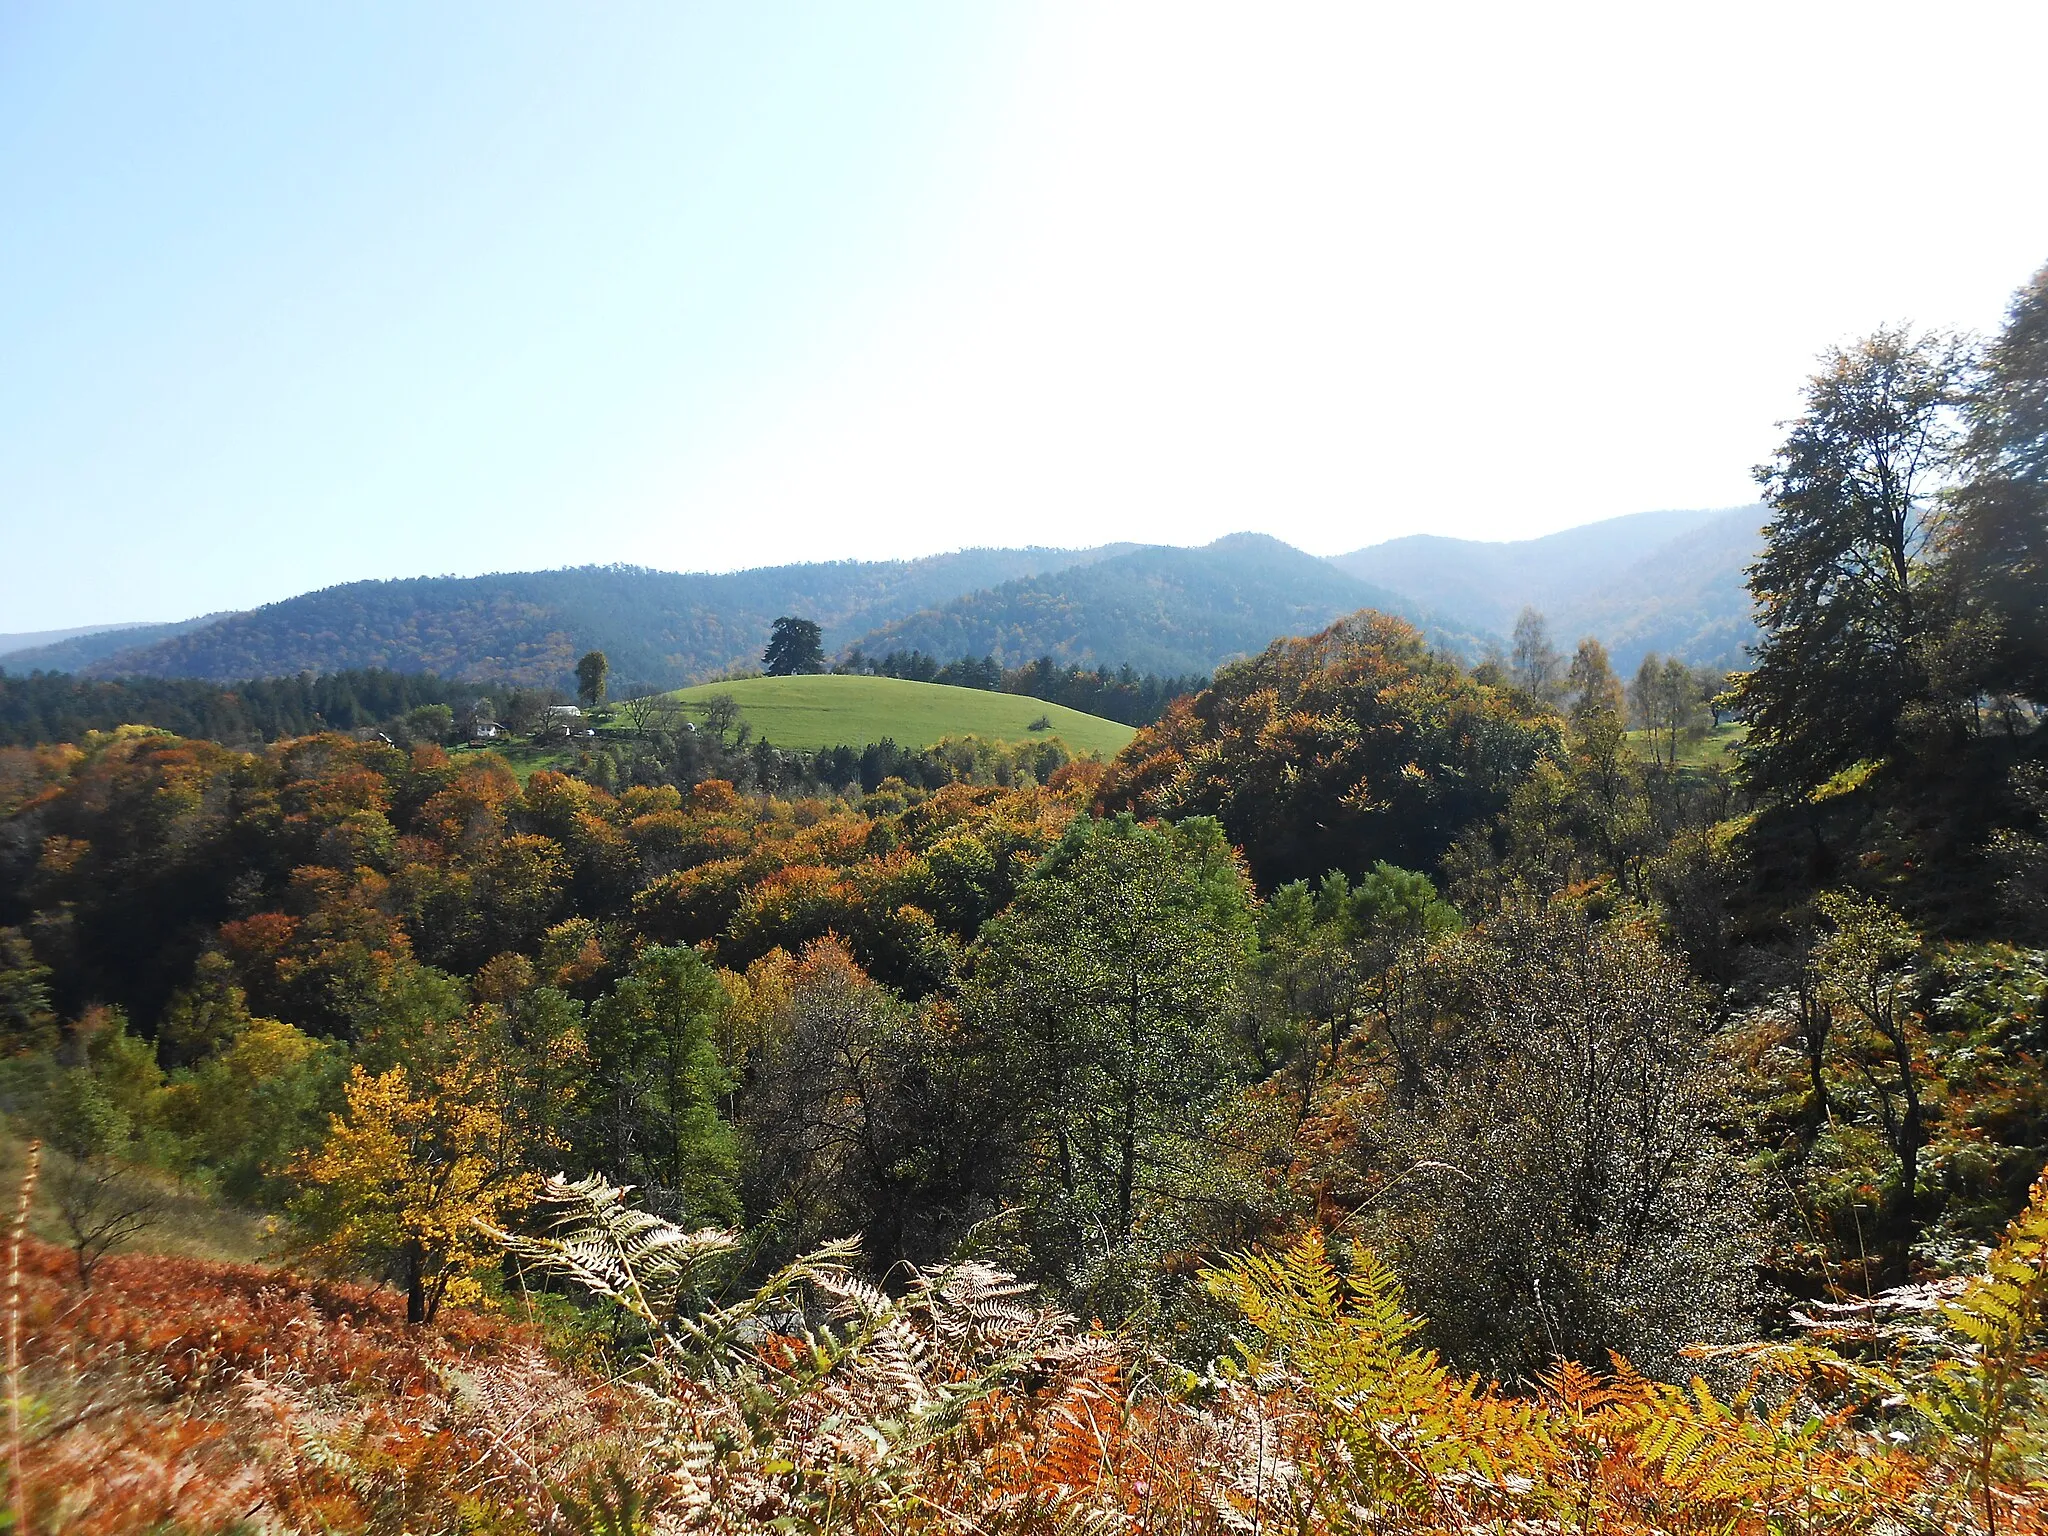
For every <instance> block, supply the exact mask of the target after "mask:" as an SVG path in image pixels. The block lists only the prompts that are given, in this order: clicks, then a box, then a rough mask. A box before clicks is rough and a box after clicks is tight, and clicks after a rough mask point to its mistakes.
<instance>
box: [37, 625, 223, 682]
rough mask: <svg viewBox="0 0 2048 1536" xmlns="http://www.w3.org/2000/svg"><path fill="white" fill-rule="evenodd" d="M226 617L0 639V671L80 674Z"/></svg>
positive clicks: (48, 632)
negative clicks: (121, 654)
mask: <svg viewBox="0 0 2048 1536" xmlns="http://www.w3.org/2000/svg"><path fill="white" fill-rule="evenodd" d="M227 617H229V615H227V614H222V613H209V614H205V615H203V616H202V617H200V618H196V619H180V620H179V621H178V622H176V623H174V624H112V625H107V626H105V627H103V628H100V629H70V630H65V629H57V630H47V631H45V632H44V633H42V634H40V635H0V670H5V671H8V672H13V673H16V674H20V673H23V672H79V671H83V670H84V669H85V668H87V667H89V666H91V665H92V664H93V663H94V662H96V661H101V660H104V659H105V658H106V657H108V656H114V655H118V654H119V653H121V652H123V651H132V650H135V649H137V648H139V647H143V646H151V645H155V644H157V643H158V642H159V641H163V640H168V639H170V638H171V637H172V636H174V635H182V634H187V633H189V632H191V631H192V630H195V629H203V628H205V627H206V626H207V625H209V624H215V623H218V622H219V621H220V620H222V619H224V618H227Z"/></svg>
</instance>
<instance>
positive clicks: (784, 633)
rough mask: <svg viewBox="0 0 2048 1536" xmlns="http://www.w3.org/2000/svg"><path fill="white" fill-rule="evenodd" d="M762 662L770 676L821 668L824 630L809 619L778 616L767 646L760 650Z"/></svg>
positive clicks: (823, 667) (822, 664)
mask: <svg viewBox="0 0 2048 1536" xmlns="http://www.w3.org/2000/svg"><path fill="white" fill-rule="evenodd" d="M761 665H762V666H763V667H765V668H766V669H767V671H768V675H769V676H770V677H794V676H796V675H797V674H799V673H809V672H822V671H824V670H825V640H824V631H822V630H821V629H819V628H818V626H817V625H816V624H814V623H812V622H811V621H810V620H809V619H792V618H787V617H784V618H780V619H777V620H776V621H775V632H774V633H773V634H771V635H770V636H769V637H768V649H767V650H765V651H763V652H762V653H761Z"/></svg>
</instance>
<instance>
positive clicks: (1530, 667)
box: [1510, 608, 1564, 702]
mask: <svg viewBox="0 0 2048 1536" xmlns="http://www.w3.org/2000/svg"><path fill="white" fill-rule="evenodd" d="M1514 646H1515V648H1514V654H1513V658H1512V660H1511V662H1510V667H1511V669H1512V673H1513V676H1514V679H1515V686H1516V687H1517V688H1520V689H1521V690H1522V691H1523V692H1524V693H1526V694H1528V695H1529V696H1530V697H1531V698H1534V699H1542V700H1544V701H1545V702H1552V701H1554V700H1555V699H1556V697H1557V694H1558V684H1559V681H1560V679H1561V675H1562V673H1563V670H1564V658H1563V657H1562V656H1560V655H1559V654H1558V653H1557V648H1556V647H1555V646H1553V645H1552V644H1551V643H1550V626H1549V624H1548V623H1546V622H1545V621H1544V618H1543V615H1542V614H1541V613H1539V612H1537V611H1536V610H1535V609H1534V608H1524V609H1523V610H1522V611H1521V613H1520V614H1519V615H1518V616H1517V617H1516V619H1515V638H1514Z"/></svg>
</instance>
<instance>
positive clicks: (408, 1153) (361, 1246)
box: [293, 1050, 540, 1323]
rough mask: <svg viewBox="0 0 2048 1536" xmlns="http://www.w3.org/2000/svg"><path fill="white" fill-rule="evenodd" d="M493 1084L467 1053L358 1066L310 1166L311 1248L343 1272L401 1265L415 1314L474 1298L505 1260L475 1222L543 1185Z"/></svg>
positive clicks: (411, 1315)
mask: <svg viewBox="0 0 2048 1536" xmlns="http://www.w3.org/2000/svg"><path fill="white" fill-rule="evenodd" d="M495 1086H496V1084H495V1076H494V1074H493V1072H492V1071H491V1070H490V1068H489V1066H488V1065H487V1064H486V1063H485V1062H483V1061H482V1060H480V1059H479V1058H478V1056H477V1055H476V1054H475V1053H474V1052H472V1051H468V1050H462V1051H459V1052H457V1053H456V1054H454V1055H453V1056H451V1057H450V1058H449V1059H448V1060H446V1061H445V1062H443V1063H441V1064H440V1065H439V1068H438V1070H436V1071H434V1072H432V1073H423V1072H419V1071H415V1070H409V1069H407V1068H406V1067H402V1066H401V1067H393V1068H391V1069H390V1070H389V1071H387V1072H382V1073H379V1074H377V1075H375V1076H372V1075H371V1074H370V1073H368V1072H366V1071H364V1070H363V1069H362V1068H361V1067H360V1066H358V1067H357V1068H355V1070H354V1072H353V1074H352V1075H351V1076H350V1078H349V1081H348V1086H347V1088H346V1090H345V1094H346V1099H347V1108H346V1110H345V1111H344V1112H343V1113H342V1114H339V1115H336V1116H335V1117H334V1120H333V1124H332V1126H331V1128H330V1129H329V1131H328V1135H327V1140H326V1143H325V1144H324V1145H323V1146H322V1147H321V1149H320V1151H319V1152H318V1154H316V1155H315V1156H314V1157H312V1158H311V1159H309V1160H308V1161H307V1162H306V1164H305V1165H304V1166H303V1168H302V1169H301V1174H302V1178H303V1181H304V1188H303V1190H302V1192H301V1194H300V1196H299V1199H298V1200H297V1201H296V1202H295V1204H294V1207H293V1215H294V1217H295V1218H296V1219H297V1221H298V1224H299V1228H300V1232H301V1234H302V1251H303V1252H304V1253H306V1255H307V1256H308V1257H311V1258H315V1259H318V1260H322V1261H324V1262H326V1263H328V1264H330V1265H334V1266H337V1267H339V1268H342V1269H343V1270H345V1271H347V1270H360V1269H361V1268H362V1267H364V1266H374V1267H377V1268H382V1269H385V1270H386V1271H387V1272H394V1273H395V1275H396V1278H397V1279H398V1281H399V1283H400V1284H401V1285H403V1286H404V1287H405V1297H406V1301H405V1312H406V1320H407V1321H408V1322H412V1323H423V1322H430V1321H432V1319H433V1317H434V1314H435V1313H436V1312H437V1311H439V1310H440V1306H441V1303H442V1302H443V1301H447V1300H453V1301H455V1302H457V1303H461V1302H464V1301H468V1300H473V1299H474V1298H475V1297H476V1296H477V1295H478V1294H479V1291H478V1288H477V1282H476V1278H475V1277H476V1274H477V1273H478V1271H480V1270H481V1269H483V1268H484V1267H485V1266H487V1265H488V1264H490V1263H491V1262H493V1261H494V1260H495V1259H496V1257H497V1245H496V1242H495V1241H494V1240H493V1239H492V1238H491V1237H490V1236H489V1235H488V1234H487V1233H486V1232H484V1231H483V1230H482V1229H480V1228H479V1227H478V1226H477V1223H478V1222H480V1221H481V1222H487V1223H491V1224H493V1225H498V1224H502V1222H503V1221H504V1218H505V1213H506V1212H507V1211H509V1210H511V1209H513V1208H515V1207H516V1206H518V1205H519V1204H520V1203H522V1202H523V1201H524V1200H526V1199H527V1198H528V1197H529V1196H530V1195H531V1194H532V1193H533V1191H534V1190H535V1189H537V1188H538V1187H539V1183H540V1178H539V1175H538V1174H535V1173H533V1172H531V1171H530V1170H529V1169H528V1168H527V1167H526V1166H525V1165H524V1162H523V1156H524V1154H525V1153H526V1152H527V1151H528V1150H529V1149H527V1148H525V1147H523V1146H521V1145H520V1138H519V1137H518V1135H517V1133H516V1130H515V1127H514V1125H513V1122H512V1120H511V1119H510V1118H509V1117H508V1116H507V1114H506V1110H505V1106H504V1105H503V1104H502V1103H500V1102H498V1096H497V1094H496V1093H495V1092H494V1091H493V1089H494V1088H495Z"/></svg>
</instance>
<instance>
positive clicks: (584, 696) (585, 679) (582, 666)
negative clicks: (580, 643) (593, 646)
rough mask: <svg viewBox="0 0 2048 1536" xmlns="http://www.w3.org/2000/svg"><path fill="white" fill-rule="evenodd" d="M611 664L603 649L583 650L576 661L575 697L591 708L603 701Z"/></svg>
mask: <svg viewBox="0 0 2048 1536" xmlns="http://www.w3.org/2000/svg"><path fill="white" fill-rule="evenodd" d="M611 669H612V664H611V662H610V660H609V659H608V658H607V657H606V656H605V654H604V652H603V651H585V652H584V653H583V658H582V660H580V661H578V662H577V663H576V697H578V698H579V699H581V700H582V701H583V702H584V704H585V705H586V706H587V707H588V708H591V709H595V708H597V706H598V705H600V704H602V703H603V702H604V685H605V679H606V678H607V677H608V676H609V675H610V673H611Z"/></svg>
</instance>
